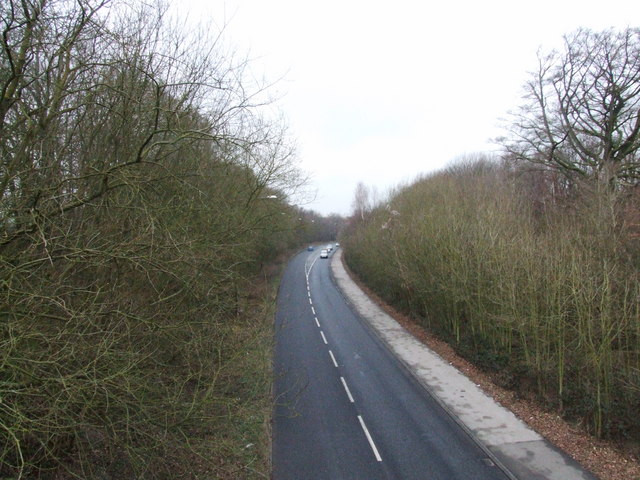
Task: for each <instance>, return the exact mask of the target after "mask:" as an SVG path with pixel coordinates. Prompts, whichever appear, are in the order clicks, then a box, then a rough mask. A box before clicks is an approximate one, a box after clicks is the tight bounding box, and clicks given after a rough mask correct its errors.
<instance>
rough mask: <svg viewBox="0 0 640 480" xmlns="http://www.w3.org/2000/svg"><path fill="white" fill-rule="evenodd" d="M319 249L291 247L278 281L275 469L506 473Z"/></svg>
mask: <svg viewBox="0 0 640 480" xmlns="http://www.w3.org/2000/svg"><path fill="white" fill-rule="evenodd" d="M318 256H319V252H318V250H316V251H314V252H306V251H305V252H302V253H299V254H298V255H296V256H295V257H294V258H293V259H292V260H291V261H290V263H289V265H288V267H287V269H286V270H285V272H284V275H283V277H282V282H281V285H280V292H279V295H278V311H277V314H276V348H275V357H274V370H275V375H276V378H275V399H276V406H275V411H274V424H273V478H274V479H275V480H288V479H291V480H314V479H328V480H341V479H361V480H375V479H403V480H408V479H421V480H458V479H460V480H462V479H465V480H466V479H476V480H480V479H483V480H484V479H500V480H505V479H507V476H506V475H505V474H504V473H503V472H502V471H501V470H500V469H499V468H498V467H496V466H495V465H494V464H493V462H492V461H491V460H490V459H489V458H488V457H487V455H486V454H485V452H484V451H483V450H482V449H481V448H479V447H478V446H477V444H476V443H475V442H474V441H473V440H472V439H471V438H470V437H469V436H468V435H467V434H466V432H465V431H464V430H462V429H461V428H460V426H459V425H458V424H457V423H456V422H455V421H453V420H452V419H451V417H450V416H449V415H448V414H447V413H446V412H445V411H444V410H443V409H442V407H440V405H439V404H438V403H437V402H436V401H435V400H434V399H433V398H432V397H431V396H430V395H429V393H428V392H426V390H425V389H424V388H423V387H422V386H421V385H419V384H418V383H417V382H416V380H415V379H414V378H413V377H412V376H411V375H410V374H409V373H408V372H407V371H406V369H405V367H403V366H402V365H401V364H400V363H399V362H398V361H397V360H396V358H395V357H394V356H393V355H392V354H391V353H390V352H389V351H388V350H387V348H386V347H385V346H384V345H383V343H382V342H381V341H380V340H379V339H378V338H377V337H376V336H375V335H374V334H373V332H372V331H371V330H370V328H369V327H368V326H367V325H366V324H365V323H364V322H363V321H362V320H361V319H360V318H359V317H358V316H357V315H355V314H354V313H353V312H352V310H351V309H350V307H349V306H348V304H347V303H346V302H345V300H344V298H343V297H342V295H341V293H340V292H339V290H338V289H337V288H336V286H335V285H334V283H333V281H332V279H331V275H330V268H329V260H326V259H319V258H318Z"/></svg>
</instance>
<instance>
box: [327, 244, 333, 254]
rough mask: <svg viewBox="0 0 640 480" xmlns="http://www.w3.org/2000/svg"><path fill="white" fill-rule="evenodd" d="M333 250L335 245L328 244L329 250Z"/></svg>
mask: <svg viewBox="0 0 640 480" xmlns="http://www.w3.org/2000/svg"><path fill="white" fill-rule="evenodd" d="M331 250H333V245H332V244H329V245H327V251H329V252H330V251H331Z"/></svg>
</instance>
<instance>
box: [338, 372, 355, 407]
mask: <svg viewBox="0 0 640 480" xmlns="http://www.w3.org/2000/svg"><path fill="white" fill-rule="evenodd" d="M340 380H341V381H342V385H343V386H344V389H345V390H346V391H347V397H349V401H350V402H351V403H353V397H352V396H351V392H350V391H349V387H348V386H347V382H346V380H345V379H344V377H340Z"/></svg>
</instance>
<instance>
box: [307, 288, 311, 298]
mask: <svg viewBox="0 0 640 480" xmlns="http://www.w3.org/2000/svg"><path fill="white" fill-rule="evenodd" d="M307 296H308V297H309V298H311V291H310V290H309V289H308V288H307Z"/></svg>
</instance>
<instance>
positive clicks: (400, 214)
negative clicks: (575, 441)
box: [344, 161, 640, 441]
mask: <svg viewBox="0 0 640 480" xmlns="http://www.w3.org/2000/svg"><path fill="white" fill-rule="evenodd" d="M578 190H579V191H578ZM635 201H636V200H635V199H634V197H633V196H632V194H631V193H630V192H628V191H611V190H609V189H604V190H602V189H601V188H600V186H599V185H597V184H596V185H589V184H587V183H584V184H582V186H581V188H580V189H577V188H576V189H570V188H567V183H566V182H564V180H563V179H562V178H561V177H559V176H558V175H554V174H553V173H552V172H550V171H546V172H539V171H538V172H533V171H529V172H528V171H524V170H513V169H511V168H507V167H502V166H498V165H497V164H494V163H491V162H487V161H474V162H463V163H460V164H458V165H456V166H454V167H451V168H449V169H448V170H446V171H443V172H440V173H437V174H434V175H431V176H429V177H426V178H423V179H422V180H419V181H417V182H416V183H414V184H413V185H410V186H407V187H405V188H401V189H399V190H398V191H397V192H395V194H393V195H392V196H391V199H390V200H389V206H388V207H386V208H382V207H378V208H376V209H374V210H373V211H372V212H371V213H370V214H369V216H368V217H367V218H366V219H365V221H359V222H358V221H355V220H354V223H353V224H352V226H351V227H350V229H349V230H348V231H347V232H346V235H345V238H344V245H345V255H346V260H347V262H348V264H349V266H350V267H351V268H352V269H353V270H354V271H355V272H356V273H357V274H358V275H359V276H361V277H362V279H363V280H364V281H365V282H366V283H367V284H368V285H370V286H371V287H373V288H374V289H375V290H376V291H377V292H378V293H380V294H381V295H382V296H383V297H384V298H386V299H387V300H389V301H391V302H393V303H395V304H396V305H399V306H401V307H402V308H403V309H404V310H405V311H408V312H410V313H412V314H413V315H415V316H416V318H418V319H419V321H420V322H423V323H424V325H425V326H426V327H427V328H429V329H431V330H433V331H436V332H438V333H439V334H440V335H442V336H444V337H446V338H448V339H449V340H450V341H451V342H453V344H454V345H457V347H458V349H459V350H460V351H462V352H463V353H464V354H466V355H467V356H470V357H472V358H473V359H474V360H475V361H476V362H477V363H479V364H480V365H483V366H484V367H485V368H489V369H493V370H498V371H500V372H501V377H502V378H503V380H504V382H505V384H507V385H509V386H510V387H512V388H515V389H522V390H523V391H524V390H528V391H535V393H536V394H537V395H538V396H539V397H540V398H541V399H543V400H544V401H546V402H548V403H549V404H550V405H553V406H554V407H556V408H558V409H559V410H560V411H562V412H563V413H564V414H566V415H567V416H569V417H571V418H574V419H580V420H583V421H584V422H585V423H586V424H587V426H588V427H589V428H590V429H591V430H592V431H593V432H594V433H595V434H597V435H599V436H606V435H617V436H628V437H633V438H634V439H635V440H636V441H638V440H640V438H638V432H640V423H639V420H638V416H637V412H638V410H639V409H640V318H639V314H640V282H639V280H640V278H639V272H638V268H637V266H638V263H637V258H638V256H637V255H638V248H639V245H638V237H637V235H638V231H637V227H638V224H637V216H636V215H635V212H637V207H638V205H637V203H634V202H635ZM634 259H635V260H634Z"/></svg>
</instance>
